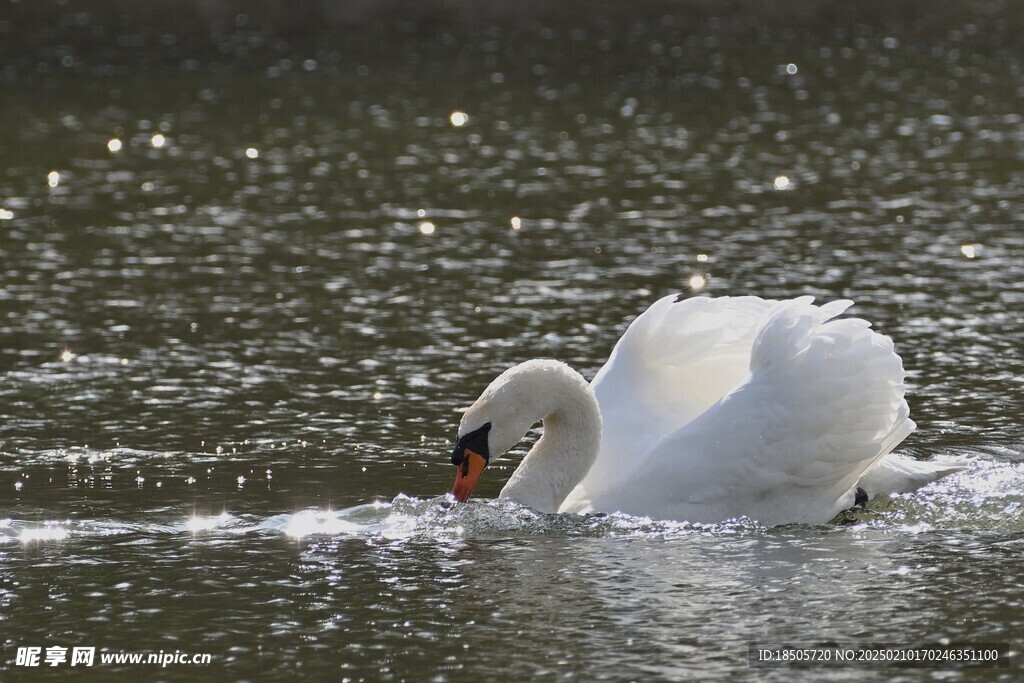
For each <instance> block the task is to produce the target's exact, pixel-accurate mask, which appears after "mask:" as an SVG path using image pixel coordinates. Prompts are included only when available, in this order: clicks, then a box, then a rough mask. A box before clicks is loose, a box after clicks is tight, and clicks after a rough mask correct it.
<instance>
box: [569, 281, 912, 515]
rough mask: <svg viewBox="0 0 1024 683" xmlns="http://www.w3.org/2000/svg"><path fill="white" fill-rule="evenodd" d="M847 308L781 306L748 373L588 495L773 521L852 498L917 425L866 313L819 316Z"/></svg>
mask: <svg viewBox="0 0 1024 683" xmlns="http://www.w3.org/2000/svg"><path fill="white" fill-rule="evenodd" d="M849 305H850V302H833V303H830V304H827V305H825V306H822V307H815V306H813V305H811V304H810V299H809V298H808V297H805V298H802V299H797V300H794V301H791V302H784V303H782V304H780V305H779V306H778V307H777V308H776V310H775V311H773V312H772V314H771V315H770V316H769V319H768V321H767V322H766V323H765V324H764V326H763V327H762V328H761V329H760V330H759V332H758V333H757V337H756V340H755V342H754V346H753V351H752V356H751V375H750V376H749V377H748V378H747V380H746V381H745V382H743V383H742V384H741V385H740V386H739V387H738V388H737V389H736V390H735V391H733V392H731V393H730V394H728V395H727V396H725V397H724V398H723V399H722V400H720V401H718V402H717V403H716V404H715V405H714V406H712V407H711V408H709V409H708V410H707V411H705V412H704V413H703V414H701V415H700V416H699V417H697V418H696V419H694V420H693V421H692V422H690V423H689V424H687V425H685V426H684V427H682V428H681V429H679V430H677V431H676V432H674V433H673V434H670V435H668V436H667V437H665V438H664V439H662V441H660V442H659V443H658V444H657V445H656V446H655V447H654V448H653V449H652V450H651V451H650V452H649V453H648V454H647V455H646V456H644V457H641V458H638V462H637V466H636V467H635V469H634V470H633V471H632V474H630V475H629V476H627V477H626V478H625V479H624V480H623V481H621V482H620V485H619V486H618V487H611V488H606V489H604V490H601V491H597V490H595V491H590V492H589V493H590V495H591V500H592V501H593V502H594V505H595V507H596V508H597V509H605V508H607V507H609V504H611V507H616V508H617V509H621V510H623V511H624V512H630V513H633V514H644V515H652V516H659V517H669V518H674V519H687V520H690V521H695V522H712V521H718V520H721V519H727V518H730V517H736V516H741V515H746V516H748V517H751V518H755V519H758V520H759V521H762V522H764V523H767V524H779V523H787V522H809V523H822V522H826V521H828V520H829V519H831V518H832V517H833V516H834V515H835V514H836V513H838V512H839V511H840V510H842V509H843V508H845V507H849V506H851V505H852V504H853V502H854V491H855V488H856V486H857V482H858V480H859V479H860V478H861V476H862V475H863V474H864V473H865V472H866V471H867V470H868V469H869V468H870V467H871V465H872V464H874V463H875V462H876V461H878V460H879V459H880V458H882V457H883V456H885V455H886V454H887V453H889V452H890V451H891V450H892V449H893V448H894V447H895V446H896V445H897V444H899V442H900V441H902V440H903V439H904V438H905V437H906V436H907V435H908V434H910V432H911V431H913V429H914V423H913V422H912V421H911V420H910V418H909V408H908V407H907V403H906V401H905V400H904V384H903V377H904V372H903V363H902V361H901V359H900V357H899V356H898V355H896V353H895V351H894V350H893V344H892V340H890V339H889V338H888V337H885V336H883V335H880V334H877V333H875V332H873V331H871V330H870V329H869V324H868V323H867V322H865V321H863V320H859V319H852V318H848V319H843V320H834V321H831V322H826V321H828V320H829V319H830V318H832V317H833V316H835V315H838V314H839V313H841V312H842V311H843V310H845V308H847V307H848V306H849ZM616 489H617V490H616ZM616 499H617V500H616ZM659 507H660V509H655V508H659Z"/></svg>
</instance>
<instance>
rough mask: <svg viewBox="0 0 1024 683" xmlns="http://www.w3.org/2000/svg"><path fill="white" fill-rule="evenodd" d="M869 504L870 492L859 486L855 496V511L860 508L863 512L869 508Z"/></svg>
mask: <svg viewBox="0 0 1024 683" xmlns="http://www.w3.org/2000/svg"><path fill="white" fill-rule="evenodd" d="M867 504H868V492H867V491H865V490H864V489H862V488H861V487H859V486H858V487H857V493H856V494H855V496H854V499H853V509H854V510H856V509H857V508H860V509H861V510H863V509H864V508H865V507H867Z"/></svg>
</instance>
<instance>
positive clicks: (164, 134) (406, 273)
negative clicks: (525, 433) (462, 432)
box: [0, 0, 1024, 681]
mask: <svg viewBox="0 0 1024 683" xmlns="http://www.w3.org/2000/svg"><path fill="white" fill-rule="evenodd" d="M849 4H850V5H853V3H849ZM138 5H139V6H135V5H127V4H126V6H125V7H119V5H118V4H116V3H102V2H92V3H89V2H83V3H67V4H64V3H28V2H8V1H7V0H4V1H3V5H0V106H2V113H0V277H2V280H0V340H2V341H0V367H2V370H3V377H2V381H0V413H2V415H0V418H2V419H0V441H2V444H0V646H2V652H0V678H2V679H3V680H8V679H12V678H13V679H20V678H22V677H24V678H26V679H28V678H32V679H33V680H35V679H44V678H52V679H60V678H66V677H69V676H70V675H71V674H72V673H76V672H77V671H78V670H76V672H72V671H71V667H70V666H69V665H68V664H63V665H60V666H57V667H45V666H44V667H41V668H35V669H29V668H26V667H19V666H17V665H16V662H15V659H16V653H17V650H18V648H19V647H26V646H41V647H43V648H44V649H45V648H47V647H51V646H64V647H73V646H94V647H96V648H97V649H98V650H99V651H104V652H146V653H149V652H158V651H161V650H163V651H164V652H174V651H175V650H180V651H182V652H188V653H196V652H199V653H210V654H211V655H212V664H210V665H209V666H207V667H194V666H187V665H172V666H168V667H166V668H160V667H159V666H158V665H148V666H147V665H134V666H132V665H119V666H117V665H109V664H108V665H105V666H101V665H99V664H98V663H97V665H96V666H95V667H94V668H93V669H92V670H91V671H90V672H89V673H91V674H92V675H94V676H97V677H100V676H109V677H112V678H113V677H116V678H119V679H121V680H132V679H155V680H186V679H195V678H197V677H200V678H210V679H215V680H262V679H266V680H296V679H306V680H343V679H347V680H352V681H358V680H368V681H374V680H395V681H397V680H437V681H447V680H499V679H500V680H527V679H538V680H548V679H551V680H553V679H556V678H557V679H570V680H582V681H590V680H652V679H664V680H677V679H683V678H694V679H712V678H722V677H725V676H734V677H740V678H743V677H747V678H749V679H751V680H753V679H755V678H756V679H759V680H760V679H762V678H767V679H769V680H789V679H790V678H793V677H794V676H800V675H806V677H807V678H809V679H820V678H821V677H822V673H823V672H821V671H817V672H814V671H811V672H807V671H805V672H802V674H801V672H793V671H783V670H768V671H765V670H751V669H748V666H747V655H746V653H747V644H748V643H750V642H754V641H783V640H789V641H797V642H821V641H829V640H830V641H834V642H839V643H849V642H874V643H878V642H881V643H906V644H919V643H933V642H947V641H951V642H958V641H974V642H1008V643H1010V645H1011V650H1012V651H1013V652H1014V653H1015V654H1014V655H1013V661H1012V663H1011V667H1012V668H1011V670H1010V671H1005V670H1004V671H1003V672H998V671H995V670H988V671H980V672H979V671H975V672H964V671H962V670H945V671H936V670H933V671H925V670H890V671H887V672H884V673H885V676H886V677H887V678H890V679H892V680H908V681H909V680H966V679H967V678H968V677H970V678H971V679H972V680H973V679H975V678H977V679H982V680H993V679H997V678H1007V679H1017V677H1018V676H1019V675H1020V671H1019V668H1017V667H1019V661H1020V654H1019V652H1020V649H1021V646H1022V642H1021V633H1022V631H1024V568H1022V562H1021V556H1022V551H1024V519H1022V509H1021V504H1022V502H1024V493H1022V490H1024V464H1022V460H1024V454H1022V451H1024V428H1022V425H1021V420H1020V415H1021V414H1022V412H1024V400H1022V399H1024V359H1022V354H1021V347H1022V335H1024V232H1022V228H1021V226H1022V225H1024V116H1022V114H1021V112H1024V73H1022V69H1024V25H1022V24H1024V19H1022V16H1024V14H1022V13H1021V12H1020V11H1019V7H1018V6H1016V5H1015V3H1012V2H958V3H942V4H939V3H931V2H906V3H857V4H856V5H855V6H847V3H844V4H839V3H834V4H833V3H817V2H786V3H772V4H771V6H770V7H768V6H767V5H768V4H767V3H766V4H765V6H763V5H762V4H760V3H758V4H754V3H744V2H732V3H711V2H707V3H704V2H698V3H675V4H660V3H637V2H631V3H618V4H605V3H576V2H565V3H557V4H554V5H551V6H548V5H545V4H536V5H535V4H530V3H527V4H519V3H511V2H509V3H478V4H475V5H474V4H471V3H465V4H454V3H442V2H426V3H416V4H415V5H412V4H410V5H409V6H400V5H397V4H391V3H370V2H365V3H363V2H354V3H338V4H332V3H322V4H318V3H305V4H299V5H298V6H295V5H287V4H285V3H281V4H280V5H278V4H275V3H263V4H259V5H252V6H249V5H243V4H239V5H237V6H235V5H234V4H232V3H217V2H199V3H173V4H172V3H138ZM457 112H462V113H464V114H465V116H467V117H468V120H466V121H465V125H461V126H457V125H453V124H454V123H462V119H461V118H460V117H459V116H458V114H457ZM453 113H454V114H455V115H454V116H453ZM675 291H690V292H693V293H697V292H698V291H699V292H703V293H709V294H711V295H727V294H728V295H737V294H758V295H761V296H765V297H791V296H797V295H802V294H813V295H815V296H817V297H819V298H820V299H824V300H827V299H832V298H836V297H849V298H852V299H855V300H856V301H857V305H856V306H855V308H854V309H853V310H852V312H853V313H854V314H857V315H860V316H863V317H866V318H868V319H870V320H872V321H874V323H875V326H876V328H877V329H879V330H880V331H882V332H884V333H886V334H889V335H891V336H892V337H893V338H894V339H895V340H896V344H897V349H898V351H899V352H900V353H901V354H902V356H903V358H904V362H905V364H906V366H907V369H908V371H909V373H910V378H909V384H910V401H911V409H912V414H913V417H914V419H915V420H916V421H917V423H918V425H919V429H918V431H917V432H915V433H914V434H913V435H912V436H911V437H910V438H909V439H908V440H907V441H906V442H905V443H904V445H903V447H902V448H903V449H904V452H909V453H912V454H914V455H916V456H919V457H932V456H940V457H942V456H970V457H972V458H973V464H972V466H971V467H970V468H969V469H968V470H967V471H966V472H964V473H962V474H960V475H957V476H956V477H953V478H951V479H949V480H947V481H945V482H942V483H940V484H938V485H934V486H932V487H929V488H928V489H926V490H925V491H922V492H920V493H918V494H915V495H908V496H902V497H900V498H898V499H894V500H890V501H884V502H883V501H879V502H875V503H873V504H872V505H871V507H870V508H869V510H868V511H866V512H865V513H862V514H860V515H858V516H857V517H856V518H855V519H854V520H853V523H851V524H834V525H829V526H824V527H800V526H796V527H782V528H775V529H764V528H761V527H759V526H757V525H754V524H732V525H723V526H721V527H711V528H696V527H690V526H687V525H683V524H663V523H655V522H651V521H650V520H638V519H632V518H628V517H620V516H611V517H597V518H576V517H572V518H570V517H565V518H560V517H557V516H542V515H537V514H535V513H532V512H531V511H529V510H525V509H520V508H515V507H510V506H499V505H497V504H496V503H494V502H493V501H488V500H487V499H491V498H493V497H494V496H495V495H496V494H497V492H498V490H499V489H500V487H501V485H502V484H503V483H504V479H505V478H506V477H507V475H508V474H510V473H511V471H512V467H513V466H514V464H515V459H514V458H513V459H512V461H511V465H508V463H506V464H507V466H506V468H505V469H504V470H498V469H497V468H495V471H489V472H488V475H487V476H486V477H485V479H484V480H483V482H482V483H481V485H480V487H479V493H480V496H479V498H478V499H477V502H475V503H472V504H470V505H467V506H462V507H460V508H458V509H456V510H448V509H446V508H445V507H444V506H443V505H442V504H441V500H440V499H438V498H437V497H438V496H440V495H441V494H443V493H444V492H445V491H446V490H447V489H448V488H449V487H450V485H451V480H452V478H453V477H452V475H453V473H452V471H451V469H452V468H451V466H450V464H448V458H447V454H448V453H449V452H450V448H451V441H450V439H451V438H452V437H453V436H454V434H455V430H456V427H457V422H458V416H459V412H460V411H459V409H460V408H462V407H464V406H466V405H468V404H469V403H470V402H471V401H472V400H473V399H474V398H475V397H476V395H477V394H478V393H479V391H480V390H481V389H482V388H483V387H484V386H485V385H486V383H487V382H488V381H490V379H491V378H493V376H494V375H496V374H497V373H498V372H500V371H501V370H503V369H504V368H506V367H507V366H509V365H511V364H514V363H516V362H519V361H522V360H526V359H528V358H533V357H541V356H545V357H555V358H559V359H562V360H565V361H567V362H569V363H570V364H572V365H573V366H575V367H576V368H578V369H579V370H580V371H581V372H583V373H584V374H585V375H587V376H588V377H590V376H592V375H593V373H594V372H596V370H597V368H599V367H600V365H601V364H602V363H603V362H604V360H605V359H606V357H607V354H608V352H609V351H610V349H611V347H612V345H613V344H614V342H615V340H616V339H617V338H618V336H619V335H620V334H621V333H622V331H623V330H624V328H625V325H626V324H627V323H628V322H629V320H631V319H632V317H633V316H635V315H637V314H638V313H639V312H640V311H642V310H643V309H644V308H645V307H646V306H647V305H648V304H649V303H651V302H652V301H654V300H655V299H656V298H658V297H660V296H662V295H664V294H667V293H671V292H675ZM523 452H525V449H524V448H520V449H518V450H517V453H520V454H521V453H523ZM400 494H401V495H400ZM396 496H397V498H396ZM871 673H872V672H864V671H863V670H855V669H846V670H834V671H830V672H829V677H830V678H831V679H848V680H853V679H858V680H859V679H861V678H863V677H864V676H865V675H871ZM874 673H881V672H874Z"/></svg>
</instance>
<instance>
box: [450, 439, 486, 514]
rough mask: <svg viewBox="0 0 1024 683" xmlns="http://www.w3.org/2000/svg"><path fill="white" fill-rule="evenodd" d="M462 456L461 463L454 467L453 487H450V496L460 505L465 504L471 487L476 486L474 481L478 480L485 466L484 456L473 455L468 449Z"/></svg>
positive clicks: (471, 490)
mask: <svg viewBox="0 0 1024 683" xmlns="http://www.w3.org/2000/svg"><path fill="white" fill-rule="evenodd" d="M464 455H465V457H464V458H463V459H462V462H461V463H459V464H458V465H456V466H455V486H453V487H452V495H453V496H455V500H457V501H459V502H460V503H465V502H466V500H467V499H468V498H469V494H470V493H472V492H473V487H474V486H476V480H477V479H479V478H480V473H481V472H483V471H484V467H485V466H486V465H487V461H486V460H484V456H482V455H480V454H479V453H474V452H473V451H471V450H469V449H468V448H467V449H466V451H465V453H464Z"/></svg>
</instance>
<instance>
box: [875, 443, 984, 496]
mask: <svg viewBox="0 0 1024 683" xmlns="http://www.w3.org/2000/svg"><path fill="white" fill-rule="evenodd" d="M968 464H969V461H968V460H966V459H963V458H953V459H947V460H931V461H927V460H914V459H913V458H908V457H905V456H902V455H894V454H891V453H890V454H889V455H887V456H886V457H884V458H882V459H881V460H880V461H878V462H877V463H875V465H874V466H872V467H871V469H869V470H868V471H867V472H865V473H864V476H862V477H861V478H860V482H859V485H860V487H861V488H862V489H864V490H865V491H866V492H867V494H868V496H869V497H871V498H875V497H878V496H887V495H889V494H892V493H909V492H910V491H915V490H917V489H919V488H921V487H922V486H924V485H926V484H930V483H932V482H933V481H937V480H939V479H941V478H943V477H945V476H948V475H950V474H953V473H955V472H959V471H961V470H963V469H965V468H966V467H967V466H968Z"/></svg>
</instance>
